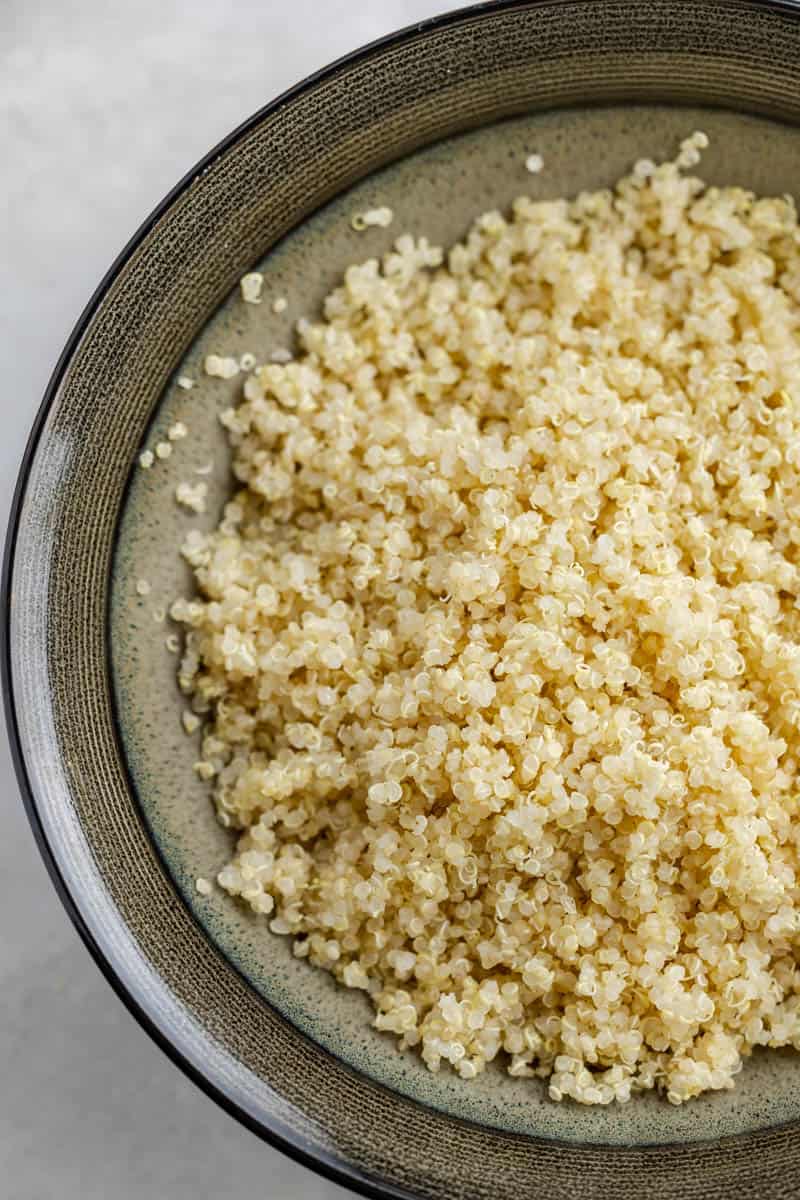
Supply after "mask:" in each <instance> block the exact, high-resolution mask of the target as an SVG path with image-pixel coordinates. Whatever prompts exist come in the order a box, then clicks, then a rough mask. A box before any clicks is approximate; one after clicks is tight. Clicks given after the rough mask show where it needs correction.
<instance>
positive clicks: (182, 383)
mask: <svg viewBox="0 0 800 1200" xmlns="http://www.w3.org/2000/svg"><path fill="white" fill-rule="evenodd" d="M178 387H179V388H183V390H184V391H185V392H190V391H191V390H192V388H193V387H194V380H193V379H191V378H190V377H189V376H188V375H179V376H178Z"/></svg>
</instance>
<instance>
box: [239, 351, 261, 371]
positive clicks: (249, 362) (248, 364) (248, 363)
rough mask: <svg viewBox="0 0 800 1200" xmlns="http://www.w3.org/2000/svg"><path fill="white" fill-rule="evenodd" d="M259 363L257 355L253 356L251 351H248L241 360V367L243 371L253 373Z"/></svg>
mask: <svg viewBox="0 0 800 1200" xmlns="http://www.w3.org/2000/svg"><path fill="white" fill-rule="evenodd" d="M257 361H258V360H257V358H256V356H255V354H251V353H250V352H249V351H247V352H246V353H244V354H242V355H241V357H240V358H239V366H240V367H241V369H242V370H243V371H252V369H253V367H254V366H255V365H256V362H257Z"/></svg>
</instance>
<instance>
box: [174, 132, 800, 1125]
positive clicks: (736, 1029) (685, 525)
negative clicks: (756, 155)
mask: <svg viewBox="0 0 800 1200" xmlns="http://www.w3.org/2000/svg"><path fill="white" fill-rule="evenodd" d="M704 143H705V139H704V137H703V135H695V137H694V138H692V139H689V140H688V141H687V142H685V143H684V145H683V147H682V149H681V154H680V155H679V157H678V159H677V161H676V162H675V163H667V164H664V165H661V166H658V167H656V166H655V165H654V164H652V163H650V162H647V161H644V162H641V163H639V164H637V165H636V167H634V169H633V171H632V173H631V174H630V175H629V176H628V177H626V178H624V179H623V180H621V181H620V183H619V184H618V185H617V186H616V187H615V189H614V190H613V191H599V192H595V193H591V194H589V193H582V194H581V195H579V196H578V197H577V198H576V199H574V200H563V199H561V200H550V201H545V202H540V201H537V202H533V201H532V200H531V199H528V198H525V197H522V198H520V199H519V200H517V201H516V203H515V204H514V205H513V207H512V211H511V214H510V215H509V216H504V215H502V214H500V213H499V212H489V213H486V214H485V215H484V216H482V217H480V218H479V220H477V221H476V222H475V224H474V226H473V227H472V229H471V230H470V232H469V233H468V235H467V236H466V238H465V239H464V241H463V242H460V243H458V244H457V245H455V246H454V247H453V248H452V249H451V250H450V251H449V253H444V252H443V251H442V250H440V249H438V248H436V247H434V246H431V245H429V243H428V242H427V241H426V240H425V238H419V239H415V238H412V237H410V236H403V237H400V238H399V239H398V240H397V242H396V243H395V249H393V250H392V251H391V252H390V253H388V254H386V255H385V257H384V258H383V260H382V262H378V261H376V260H374V259H371V260H369V261H367V262H365V263H363V264H361V265H359V266H353V267H351V268H350V269H349V270H348V271H347V272H346V274H345V277H344V282H343V283H342V285H341V287H339V288H338V289H337V290H336V291H334V292H333V294H332V295H331V296H330V297H329V298H328V300H327V301H326V303H325V306H324V319H323V320H321V321H319V322H315V323H308V322H301V323H300V324H299V325H298V339H299V353H298V355H297V357H296V359H295V360H294V361H292V362H288V363H286V364H282V365H278V364H275V363H273V364H270V365H267V366H263V367H261V368H260V369H259V370H258V371H257V372H255V373H254V374H253V375H251V376H249V377H248V378H247V380H246V381H245V383H244V399H243V402H242V403H241V405H240V406H239V407H238V408H237V409H236V410H229V411H227V412H226V413H225V414H224V423H225V425H226V427H227V430H228V433H229V437H230V442H231V446H232V451H233V463H234V471H235V474H236V477H237V479H238V480H239V482H240V484H241V490H240V491H239V492H238V493H237V494H236V496H235V497H234V499H232V500H231V501H230V503H229V504H228V505H227V507H226V509H225V514H224V519H223V520H222V522H221V524H220V526H219V528H218V529H217V530H215V531H214V532H213V533H210V534H201V533H199V532H196V531H195V532H193V533H192V534H190V535H189V536H188V537H187V540H186V544H185V546H184V554H185V556H186V558H187V559H188V561H189V563H190V564H191V565H192V567H193V568H194V572H195V575H196V579H197V584H198V588H199V595H198V596H197V597H196V598H194V599H192V600H188V601H186V600H181V601H178V602H177V603H176V604H175V606H174V607H173V615H174V617H175V618H176V619H177V620H179V621H181V622H184V623H185V624H186V626H187V627H188V634H187V639H186V649H185V654H184V657H183V661H182V665H181V668H180V681H181V684H182V687H183V689H184V690H185V692H186V693H187V694H189V695H190V696H191V697H192V698H193V706H194V708H195V709H196V710H197V711H200V712H205V713H206V714H207V721H206V724H205V726H204V731H203V739H202V759H201V761H200V762H198V764H197V770H198V773H199V774H200V775H201V777H203V778H210V779H212V780H213V789H214V799H215V802H216V806H217V811H218V814H219V818H220V820H221V822H222V824H223V825H225V826H228V827H230V828H231V829H233V830H235V831H236V832H237V835H238V842H237V845H236V850H235V853H234V855H233V858H232V861H231V862H230V864H229V865H228V866H226V867H225V868H224V869H223V870H222V872H221V873H220V875H219V877H218V882H219V884H220V885H221V886H222V887H223V888H224V889H226V890H227V891H228V892H229V893H231V894H232V895H234V896H240V897H242V899H243V900H244V901H245V902H246V903H247V904H249V905H250V906H251V907H252V908H253V909H254V910H255V911H256V912H257V913H261V914H263V915H264V917H265V920H268V921H269V927H270V928H271V929H272V930H273V931H274V932H276V933H281V934H286V935H289V936H291V937H292V938H293V941H294V951H295V953H296V954H297V955H298V956H300V957H307V958H308V959H309V960H310V961H311V962H312V963H315V964H316V965H318V966H322V967H325V968H327V969H328V970H330V971H332V972H333V973H334V975H335V976H336V978H337V979H339V980H340V981H341V982H342V983H344V984H345V985H347V986H348V987H352V988H361V989H364V990H365V991H366V992H367V993H368V994H369V997H370V999H371V1002H372V1004H373V1005H374V1008H375V1012H376V1016H375V1024H376V1026H377V1027H378V1029H381V1030H386V1031H388V1032H390V1033H392V1034H394V1035H396V1037H397V1038H398V1039H399V1041H400V1044H401V1045H402V1046H404V1047H405V1046H416V1047H418V1049H419V1051H420V1052H421V1054H422V1057H423V1059H424V1060H425V1062H426V1063H427V1065H428V1066H429V1067H430V1068H431V1070H437V1069H438V1068H439V1066H440V1064H441V1063H442V1062H446V1063H449V1064H451V1065H452V1067H453V1068H454V1069H455V1070H456V1071H457V1072H458V1073H459V1075H461V1076H462V1077H463V1078H464V1079H471V1078H474V1077H475V1076H476V1075H477V1074H478V1073H479V1072H481V1071H482V1070H483V1069H484V1067H485V1065H486V1064H487V1063H488V1062H490V1061H492V1060H493V1059H495V1058H498V1057H499V1058H500V1059H501V1061H502V1062H503V1063H504V1064H505V1066H506V1067H507V1069H508V1071H509V1073H510V1074H511V1075H515V1076H528V1075H538V1076H542V1077H545V1078H546V1079H547V1080H548V1083H549V1092H550V1095H551V1096H552V1097H553V1098H554V1099H556V1100H560V1099H562V1097H566V1096H571V1097H573V1098H574V1099H576V1100H579V1101H581V1102H583V1103H586V1104H605V1103H608V1102H609V1101H611V1100H614V1099H617V1100H627V1099H628V1098H629V1096H630V1095H631V1092H633V1091H636V1090H639V1089H646V1088H653V1087H657V1088H659V1089H662V1090H663V1092H664V1093H665V1094H666V1096H667V1097H668V1099H669V1100H671V1101H673V1102H674V1103H679V1102H681V1101H683V1100H687V1099H689V1098H690V1097H692V1096H696V1095H698V1093H700V1092H703V1091H705V1090H707V1089H719V1088H730V1087H732V1086H733V1081H734V1076H735V1075H736V1073H737V1072H738V1071H739V1069H740V1067H741V1064H742V1058H743V1056H745V1055H747V1054H748V1053H749V1052H750V1051H751V1050H752V1048H753V1047H754V1046H758V1045H768V1046H783V1045H787V1044H788V1045H794V1046H796V1047H798V1048H800V972H799V971H798V966H797V963H796V960H795V954H796V951H797V950H798V948H800V884H799V883H798V869H799V868H800V852H799V851H800V824H798V822H797V821H796V819H795V814H796V812H797V807H798V786H797V773H798V756H799V755H800V732H798V727H799V726H800V473H799V472H798V467H799V466H800V231H799V230H798V223H797V216H796V213H795V208H794V205H793V203H792V201H791V200H790V199H789V198H787V197H783V198H778V199H774V198H770V199H758V198H756V197H755V196H754V195H753V194H752V193H750V192H748V191H746V190H744V189H742V188H738V187H729V188H722V189H720V188H706V187H705V186H704V185H703V184H702V183H701V182H700V181H699V180H698V179H696V178H692V177H690V176H688V175H687V173H686V169H687V168H689V167H691V166H693V165H694V163H695V162H696V161H697V158H698V151H699V149H700V148H702V146H703V144H704ZM206 369H208V365H207V368H206ZM220 373H221V374H222V373H223V372H220Z"/></svg>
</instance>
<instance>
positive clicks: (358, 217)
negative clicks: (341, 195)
mask: <svg viewBox="0 0 800 1200" xmlns="http://www.w3.org/2000/svg"><path fill="white" fill-rule="evenodd" d="M393 219H394V213H393V212H392V210H391V209H390V208H387V207H386V205H382V206H381V207H380V208H370V209H368V210H367V211H366V212H357V213H353V215H352V217H351V218H350V224H351V225H352V227H353V229H355V230H356V232H358V233H360V232H362V231H363V230H364V229H369V228H370V227H372V226H377V227H378V228H380V229H387V228H388V226H389V225H391V223H392V221H393Z"/></svg>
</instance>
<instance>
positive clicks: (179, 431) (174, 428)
mask: <svg viewBox="0 0 800 1200" xmlns="http://www.w3.org/2000/svg"><path fill="white" fill-rule="evenodd" d="M188 433H189V430H188V429H187V428H186V426H185V425H184V423H183V421H176V422H175V424H174V425H170V427H169V429H168V430H167V437H168V438H169V440H170V441H171V442H179V441H181V439H182V438H185V437H186V436H187V435H188Z"/></svg>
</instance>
